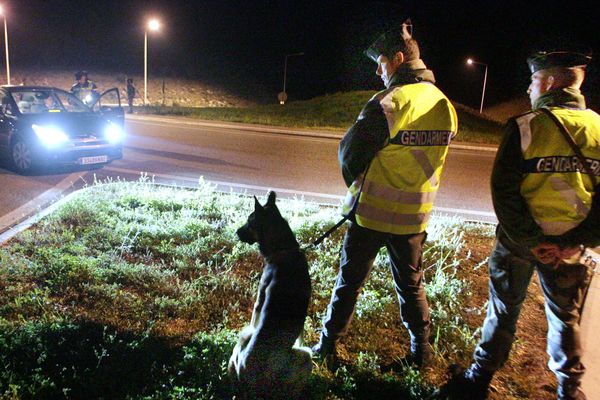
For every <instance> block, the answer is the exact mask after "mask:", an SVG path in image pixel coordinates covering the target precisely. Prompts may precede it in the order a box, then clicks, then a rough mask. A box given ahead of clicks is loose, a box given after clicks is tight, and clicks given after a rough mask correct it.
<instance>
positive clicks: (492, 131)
mask: <svg viewBox="0 0 600 400" xmlns="http://www.w3.org/2000/svg"><path fill="white" fill-rule="evenodd" d="M374 93H375V92H373V91H354V92H344V93H334V94H328V95H324V96H319V97H315V98H313V99H310V100H302V101H291V102H289V103H287V104H286V105H285V106H281V105H279V104H268V105H254V106H249V107H221V108H215V107H194V108H192V107H149V108H147V109H146V110H141V109H140V110H139V111H138V112H140V113H141V112H147V113H150V114H161V115H178V116H185V117H192V118H198V119H202V120H217V121H229V122H241V123H246V124H261V125H274V126H287V127H295V128H311V129H333V130H346V129H348V128H349V127H350V126H351V125H352V124H353V123H354V121H356V117H357V116H358V115H359V113H360V110H361V109H362V107H363V106H364V104H365V103H366V102H367V101H368V100H369V99H370V98H371V97H372V96H373V94H374ZM454 106H455V108H456V112H457V114H458V121H459V132H458V137H457V140H458V141H461V142H477V143H491V144H497V143H499V142H500V138H501V136H502V124H501V123H499V122H498V121H495V120H493V119H491V118H489V117H487V116H485V115H481V114H479V111H478V110H474V109H472V108H470V107H467V106H465V105H462V104H459V103H454Z"/></svg>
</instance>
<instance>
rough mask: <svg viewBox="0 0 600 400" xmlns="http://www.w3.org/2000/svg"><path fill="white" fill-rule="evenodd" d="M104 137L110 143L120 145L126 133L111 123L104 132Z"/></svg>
mask: <svg viewBox="0 0 600 400" xmlns="http://www.w3.org/2000/svg"><path fill="white" fill-rule="evenodd" d="M104 135H105V137H106V140H108V141H109V142H110V143H118V142H120V141H121V140H123V136H124V133H123V129H121V127H119V126H118V125H115V124H113V123H110V124H108V126H107V127H106V129H105V130H104Z"/></svg>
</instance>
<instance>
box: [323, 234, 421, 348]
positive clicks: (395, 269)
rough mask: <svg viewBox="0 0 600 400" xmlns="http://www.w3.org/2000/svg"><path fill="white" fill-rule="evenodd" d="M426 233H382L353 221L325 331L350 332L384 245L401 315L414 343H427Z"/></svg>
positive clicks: (334, 334) (337, 334) (335, 334)
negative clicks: (349, 328)
mask: <svg viewBox="0 0 600 400" xmlns="http://www.w3.org/2000/svg"><path fill="white" fill-rule="evenodd" d="M426 236H427V234H426V233H425V232H421V233H417V234H413V235H393V234H389V233H382V232H377V231H373V230H371V229H367V228H363V227H361V226H359V225H358V224H356V223H355V222H352V223H351V224H350V227H349V228H348V232H347V233H346V237H345V238H344V246H343V249H342V258H341V262H340V270H339V272H338V276H337V280H336V283H335V287H334V289H333V294H332V296H331V301H330V303H329V307H328V309H327V316H326V317H325V322H324V324H323V334H324V335H325V336H326V337H327V338H330V339H332V340H337V339H338V338H339V337H340V336H343V335H345V334H346V333H347V331H348V327H349V326H350V322H351V320H352V315H353V314H354V307H355V305H356V299H357V298H358V294H359V293H360V291H361V289H362V287H363V285H364V283H365V281H366V280H367V278H368V276H369V273H370V272H371V268H372V267H373V262H374V261H375V257H376V256H377V253H378V252H379V249H381V247H382V246H384V245H385V246H386V248H387V250H388V253H389V260H390V265H391V271H392V276H393V278H394V283H395V288H396V294H397V295H398V300H399V302H400V315H401V317H402V321H403V322H404V325H405V326H406V328H407V329H408V331H409V332H410V336H411V343H424V342H427V340H428V338H429V325H430V320H429V306H428V304H427V299H426V297H425V290H424V288H423V280H422V277H423V271H422V258H421V256H422V253H423V242H424V241H425V238H426Z"/></svg>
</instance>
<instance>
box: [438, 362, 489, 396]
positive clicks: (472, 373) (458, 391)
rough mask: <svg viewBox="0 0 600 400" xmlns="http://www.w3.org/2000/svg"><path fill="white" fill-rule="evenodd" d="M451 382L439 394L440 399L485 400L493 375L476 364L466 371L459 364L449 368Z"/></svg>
mask: <svg viewBox="0 0 600 400" xmlns="http://www.w3.org/2000/svg"><path fill="white" fill-rule="evenodd" d="M448 370H449V372H450V380H448V382H447V383H446V384H445V385H444V386H442V387H441V388H440V389H439V390H438V391H437V392H436V395H437V398H438V399H449V400H464V399H469V400H485V399H487V393H488V389H489V387H490V382H491V381H492V376H493V374H491V373H489V372H486V371H484V370H483V369H481V368H480V367H479V366H477V365H476V364H472V365H471V366H470V367H469V368H467V369H464V368H462V367H460V366H459V365H457V364H452V365H451V366H450V367H449V368H448Z"/></svg>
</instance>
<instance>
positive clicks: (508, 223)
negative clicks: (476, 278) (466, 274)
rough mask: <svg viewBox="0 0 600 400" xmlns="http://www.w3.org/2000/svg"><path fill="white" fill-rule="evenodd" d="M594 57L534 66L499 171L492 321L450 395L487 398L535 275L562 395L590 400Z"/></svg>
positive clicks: (595, 212) (596, 142)
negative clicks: (585, 388)
mask: <svg viewBox="0 0 600 400" xmlns="http://www.w3.org/2000/svg"><path fill="white" fill-rule="evenodd" d="M590 61H591V56H589V55H587V54H582V53H577V52H571V51H551V52H539V53H536V54H534V55H533V56H531V57H530V58H529V59H528V60H527V62H528V65H529V69H530V71H531V73H532V75H531V84H530V85H529V89H528V90H527V93H528V94H529V97H530V99H531V105H532V111H530V112H528V113H526V114H523V115H520V116H517V117H514V118H512V119H510V120H509V121H508V123H507V126H506V133H505V136H504V139H503V142H502V143H501V145H500V148H499V149H498V153H497V155H496V161H495V163H494V168H493V170H492V179H491V183H492V200H493V203H494V209H495V210H496V214H497V216H498V221H499V225H498V229H497V237H496V244H495V248H494V250H493V252H492V254H491V256H490V258H489V275H490V283H489V302H488V310H487V317H486V319H485V322H484V323H483V330H482V333H481V339H480V341H479V344H478V345H477V347H476V348H475V352H474V354H473V357H474V361H473V363H472V364H471V366H470V367H469V368H468V369H466V370H464V369H460V367H458V366H453V367H452V368H451V369H452V371H451V372H453V377H452V378H451V379H450V381H449V382H448V383H447V384H446V385H445V386H444V387H443V388H442V389H441V392H442V393H444V394H446V396H447V397H449V398H451V399H464V398H465V397H464V396H465V393H468V394H469V399H472V400H477V399H485V398H486V397H487V392H488V387H489V384H490V381H491V380H492V376H493V375H494V373H495V372H496V371H497V370H498V369H499V368H500V367H502V365H503V364H504V363H505V362H506V360H507V359H508V356H509V352H510V349H511V346H512V343H513V342H514V340H515V332H516V325H517V320H518V318H519V312H520V310H521V306H522V304H523V301H524V300H525V297H526V294H527V287H528V285H529V282H530V280H531V276H532V275H533V272H534V271H536V272H537V275H538V278H539V282H540V285H541V288H542V293H543V294H544V297H545V303H546V304H545V310H546V317H547V320H548V336H547V337H548V343H547V351H548V354H549V355H550V361H549V363H548V366H549V367H550V369H551V370H552V371H553V372H554V373H555V375H556V377H557V379H558V393H557V395H558V399H559V400H567V399H569V400H571V399H577V400H583V399H585V398H586V396H585V394H584V393H583V392H582V390H581V379H582V377H583V374H584V372H585V367H584V366H583V364H582V362H581V357H582V355H583V349H582V347H581V337H580V325H579V322H580V318H581V310H582V308H583V303H584V300H585V295H586V291H587V289H588V287H589V284H590V279H591V276H592V273H593V272H592V270H591V268H590V267H586V266H585V265H583V264H579V263H578V261H579V259H580V257H579V256H580V254H581V246H586V247H593V246H598V245H600V223H599V221H600V205H599V204H598V200H599V199H598V196H600V193H595V191H596V190H598V186H595V185H598V184H599V183H600V179H599V178H598V175H600V172H599V168H598V164H599V162H600V116H599V115H598V114H596V113H595V112H594V111H592V110H590V109H587V108H586V104H585V98H584V97H583V95H582V94H581V92H580V90H579V89H580V87H581V84H582V82H583V80H584V77H585V71H586V65H587V64H588V63H589V62H590ZM548 113H551V114H548ZM554 118H556V119H554ZM561 131H562V133H561ZM569 135H570V136H572V138H573V140H574V144H572V145H570V144H569V141H568V140H569V139H568V136H569ZM576 148H579V150H580V151H581V153H582V155H583V158H585V163H583V162H580V161H579V157H577V155H576V154H577V151H576V150H575V149H576ZM585 164H587V166H588V167H589V168H585V167H584V165H585ZM594 175H595V176H594ZM566 259H569V261H570V262H571V264H567V263H566V262H567V261H565V260H566ZM594 398H597V397H594Z"/></svg>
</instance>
